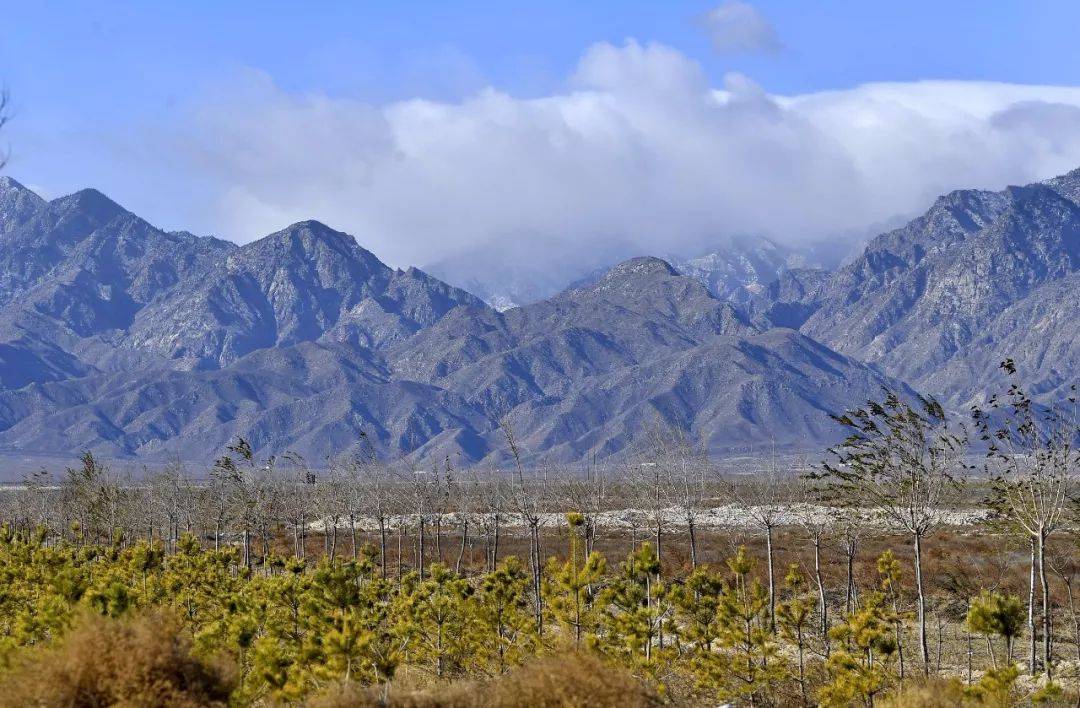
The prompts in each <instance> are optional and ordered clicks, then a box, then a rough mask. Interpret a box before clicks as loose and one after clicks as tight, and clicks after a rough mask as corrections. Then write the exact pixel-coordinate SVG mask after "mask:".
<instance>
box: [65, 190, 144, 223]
mask: <svg viewBox="0 0 1080 708" xmlns="http://www.w3.org/2000/svg"><path fill="white" fill-rule="evenodd" d="M49 204H50V205H52V206H58V207H61V208H63V209H74V210H77V211H80V212H83V213H85V214H86V215H87V216H90V217H92V218H93V219H94V220H95V221H97V222H98V223H105V222H107V221H110V220H111V219H113V218H114V217H116V216H118V215H120V214H123V213H125V212H126V211H127V210H126V209H124V207H122V206H120V205H119V204H117V203H116V202H114V201H113V200H112V199H109V198H108V197H107V196H105V194H103V193H102V192H100V191H99V190H97V189H94V188H93V187H87V188H86V189H80V190H79V191H77V192H75V193H73V194H69V195H67V196H66V197H59V198H57V199H54V200H52V201H51V202H49Z"/></svg>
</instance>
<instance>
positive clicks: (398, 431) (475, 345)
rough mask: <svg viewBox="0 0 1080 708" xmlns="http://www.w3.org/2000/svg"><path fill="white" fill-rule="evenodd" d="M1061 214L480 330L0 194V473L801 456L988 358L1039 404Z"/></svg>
mask: <svg viewBox="0 0 1080 708" xmlns="http://www.w3.org/2000/svg"><path fill="white" fill-rule="evenodd" d="M1078 194H1080V172H1077V173H1072V174H1070V175H1065V176H1063V177H1061V178H1058V179H1056V180H1051V181H1049V182H1047V183H1045V184H1038V185H1031V186H1028V187H1013V188H1009V189H1007V190H1004V191H1003V192H981V191H961V192H954V193H952V194H949V195H946V196H944V197H942V198H941V199H939V200H938V201H937V202H936V203H935V204H934V205H933V206H932V207H931V209H930V210H929V211H928V212H927V213H926V214H925V215H924V216H922V217H920V218H919V219H916V220H914V221H912V222H911V223H910V224H908V225H907V226H905V227H903V228H901V229H897V230H895V231H891V232H889V233H886V234H883V235H882V236H880V237H878V238H877V239H875V240H874V241H872V242H871V243H870V244H869V245H868V246H867V248H866V249H865V251H864V252H863V254H862V255H861V256H859V257H858V258H856V259H855V260H854V261H852V262H851V263H850V264H849V265H847V266H845V267H843V268H841V269H839V270H837V271H835V272H833V273H830V272H828V271H825V270H821V269H814V268H792V267H788V266H789V265H790V263H788V262H787V261H784V263H788V265H783V264H782V263H781V260H783V259H786V258H787V255H785V254H784V253H780V252H779V251H777V252H774V250H775V249H765V250H764V251H755V253H756V254H757V256H760V257H761V260H760V262H750V261H751V259H750V258H749V256H747V257H746V258H744V259H742V260H739V259H738V258H736V259H735V260H734V261H730V262H729V261H724V263H720V262H719V261H718V260H717V259H712V260H710V261H709V262H708V263H706V264H705V265H708V266H709V267H713V266H715V268H713V270H711V271H709V273H714V274H719V275H717V278H719V280H716V279H715V278H712V276H711V275H709V273H704V272H694V271H691V272H690V273H689V274H687V275H684V274H681V272H686V271H687V270H688V267H687V266H686V265H685V264H683V265H682V267H681V271H680V269H677V268H676V267H673V266H672V265H671V264H670V263H669V262H667V261H664V260H661V259H658V258H651V257H643V258H634V259H631V260H629V261H626V262H624V263H620V264H618V265H616V266H615V267H613V268H611V269H609V270H607V271H605V272H603V273H599V274H596V275H595V276H593V277H590V278H588V279H586V280H584V281H582V282H581V283H579V284H578V285H577V286H575V287H572V288H571V289H568V290H566V291H564V292H561V293H558V294H556V295H554V296H553V297H550V298H548V299H543V300H540V301H538V302H535V303H533V304H530V305H526V306H524V307H516V308H512V309H509V310H506V311H503V312H499V311H497V310H496V309H493V308H492V307H489V306H488V305H487V304H485V303H484V302H483V301H481V300H480V299H478V298H476V297H474V296H472V295H471V294H469V293H467V292H465V291H463V290H460V289H458V288H455V287H452V286H450V285H447V284H446V283H444V282H442V281H440V280H438V279H436V278H433V277H431V276H429V275H427V274H425V273H423V272H422V271H419V270H416V269H409V270H404V271H403V270H395V269H393V268H390V267H388V266H386V265H385V264H383V263H382V262H381V261H379V260H378V258H376V257H375V256H374V255H373V254H371V253H370V252H368V251H366V250H364V249H363V248H361V247H360V246H359V245H358V244H357V242H356V241H355V240H354V239H353V238H352V237H351V236H349V235H346V234H343V233H340V232H338V231H334V230H333V229H330V228H328V227H327V226H324V225H323V224H320V223H318V222H313V221H309V222H302V223H299V224H294V225H292V226H290V227H288V228H286V229H284V230H282V231H279V232H277V233H275V234H271V235H270V236H267V237H266V238H264V239H261V240H259V241H256V242H254V243H250V244H247V245H244V246H236V245H233V244H230V243H228V242H225V241H220V240H217V239H213V238H200V237H196V236H193V235H191V234H188V233H185V232H175V233H167V232H163V231H160V230H158V229H156V228H154V227H153V226H151V225H150V224H148V223H146V222H145V221H143V220H141V219H139V218H138V217H137V216H135V215H133V214H131V213H129V212H127V211H126V210H124V209H123V208H122V207H120V206H119V205H117V204H115V203H114V202H112V201H110V200H109V199H108V198H106V197H105V196H104V195H102V194H100V193H99V192H96V191H94V190H84V191H82V192H78V193H76V194H73V195H71V196H68V197H64V198H61V199H57V200H53V201H48V202H47V201H45V200H42V199H40V198H39V197H38V196H37V195H35V194H33V193H32V192H30V191H29V190H27V189H25V188H24V187H22V186H21V185H19V184H18V183H17V182H15V181H14V180H10V179H6V178H5V179H0V244H2V246H3V248H2V249H0V453H3V454H9V455H10V454H18V455H24V456H33V455H42V456H44V455H49V456H56V455H71V454H75V453H77V452H80V451H82V450H86V449H89V450H94V451H96V452H99V453H102V454H105V455H108V456H115V457H124V458H133V459H140V460H146V461H155V460H161V459H164V458H165V457H167V456H170V455H172V454H180V455H181V456H182V457H184V458H185V459H188V460H192V461H195V462H205V461H208V460H210V459H212V458H213V457H214V456H216V455H217V454H220V452H221V451H222V450H223V448H224V446H225V445H227V444H228V443H229V442H230V441H231V440H232V439H234V438H235V437H236V436H243V437H245V438H247V439H249V440H250V441H251V442H252V444H253V445H254V447H255V448H256V449H257V450H258V451H259V452H260V454H280V453H282V452H284V451H286V450H292V451H296V452H299V453H301V454H303V455H305V456H307V457H309V458H310V459H312V460H313V461H318V460H321V459H322V458H325V457H327V456H331V455H336V454H340V453H345V452H349V451H350V450H352V449H354V448H356V447H357V445H358V444H359V441H360V440H361V432H363V433H364V434H365V435H366V436H367V438H368V440H370V441H373V442H374V443H375V445H376V447H377V449H378V450H379V452H380V453H382V454H384V455H386V456H395V457H396V456H404V457H409V458H411V459H413V460H415V461H417V462H423V461H426V460H435V459H441V458H442V457H444V456H446V455H450V456H452V457H454V458H455V459H457V460H458V463H459V464H467V463H470V462H475V461H480V460H491V461H495V462H499V461H501V460H504V459H505V457H506V450H505V449H504V444H503V439H502V433H501V431H500V430H499V423H500V421H502V420H509V421H510V422H511V424H512V425H513V427H514V428H515V430H516V431H517V434H518V438H519V440H520V441H521V443H522V447H523V449H524V451H525V453H526V456H527V457H528V459H529V461H530V462H541V461H573V460H580V459H585V458H591V457H593V456H598V457H603V456H620V455H627V454H630V453H631V452H633V451H634V450H635V447H636V446H637V445H639V444H640V433H641V432H642V431H643V430H647V429H649V428H650V427H651V426H654V425H655V424H656V423H657V422H658V421H663V422H664V423H665V424H667V425H673V426H677V427H680V428H683V429H685V430H688V431H690V432H691V433H692V434H693V435H694V436H696V437H697V438H698V439H700V440H701V441H702V442H703V443H705V444H706V445H707V446H708V447H709V449H710V450H711V451H712V452H714V453H719V454H724V453H734V452H746V451H748V450H751V449H753V448H758V449H760V448H762V447H768V448H770V449H778V450H806V451H810V450H815V451H816V450H820V448H821V446H822V445H824V444H827V443H828V442H831V441H833V440H835V439H836V435H837V432H838V431H837V430H836V428H835V426H834V425H833V424H832V423H831V422H830V421H829V419H828V416H827V414H828V413H830V412H837V411H840V410H842V409H844V408H847V407H850V406H852V405H854V404H858V403H861V402H863V401H864V400H866V399H867V398H871V397H875V396H877V395H878V393H879V391H880V387H881V386H882V385H892V386H898V387H901V388H902V389H903V390H905V391H907V392H909V393H911V389H909V388H907V387H906V385H905V384H903V383H900V381H901V380H903V381H907V382H908V383H912V384H913V385H914V386H915V388H917V389H919V390H921V391H923V392H925V393H931V394H936V395H940V396H942V397H944V398H945V400H946V401H947V402H949V403H951V404H952V405H954V406H956V407H958V408H959V407H960V406H962V405H963V404H966V403H968V402H970V401H971V400H972V399H974V398H977V397H979V396H981V395H983V393H984V392H985V391H986V390H988V388H989V389H996V388H997V387H998V386H999V384H1000V382H999V381H997V380H995V379H994V377H995V376H996V375H997V374H996V373H995V372H996V369H995V367H996V364H997V363H998V361H1000V360H1001V359H1004V358H1006V357H1012V358H1013V359H1014V360H1016V362H1017V364H1018V367H1019V368H1020V369H1021V371H1022V372H1023V373H1024V374H1025V376H1026V377H1027V378H1028V379H1029V380H1030V381H1031V382H1032V388H1033V390H1034V392H1035V393H1036V394H1037V395H1038V396H1040V397H1041V398H1043V399H1044V400H1054V399H1056V398H1060V397H1061V396H1062V395H1063V392H1065V391H1066V390H1067V388H1068V386H1069V385H1070V384H1071V383H1074V382H1075V381H1076V380H1077V373H1076V372H1077V370H1078V367H1077V365H1078V364H1080V355H1078V344H1077V334H1076V332H1077V329H1078V328H1077V327H1076V322H1077V321H1080V309H1078V308H1080V281H1078V277H1080V276H1078V271H1080V268H1078V265H1080V245H1078V244H1080V205H1078V204H1077V202H1076V199H1077V195H1078ZM757 256H755V257H757ZM721 260H722V259H721ZM718 263H719V265H718ZM740 263H741V264H743V265H747V264H749V265H747V268H748V270H747V269H741V268H742V266H739V264H740ZM699 265H700V264H699ZM736 266H739V267H736ZM703 267H704V266H703ZM724 274H727V275H730V276H731V277H732V278H734V279H733V280H731V281H730V282H731V283H735V285H733V286H732V287H734V288H735V290H732V291H730V292H728V291H723V292H718V289H719V290H723V287H726V286H723V284H724V283H727V282H729V281H727V280H724V278H723V277H721V276H724ZM724 277H726V276H724ZM747 278H753V279H755V280H754V281H753V284H754V287H752V288H747V287H746V283H745V282H744V281H746V279H747ZM714 280H716V282H713V281H714ZM740 283H742V284H740ZM722 286H723V287H722ZM736 294H738V296H737V297H736Z"/></svg>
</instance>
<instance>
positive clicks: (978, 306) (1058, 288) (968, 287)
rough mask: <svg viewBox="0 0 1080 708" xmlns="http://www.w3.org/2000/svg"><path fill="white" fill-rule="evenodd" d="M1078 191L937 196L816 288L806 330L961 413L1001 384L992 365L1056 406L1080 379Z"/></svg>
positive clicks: (1055, 187) (1070, 179)
mask: <svg viewBox="0 0 1080 708" xmlns="http://www.w3.org/2000/svg"><path fill="white" fill-rule="evenodd" d="M1078 184H1080V171H1076V172H1072V173H1070V174H1069V175H1065V176H1063V177H1060V178H1057V179H1055V180H1050V181H1049V182H1047V183H1044V184H1033V185H1028V186H1026V187H1009V188H1007V189H1005V190H1003V191H1001V192H989V191H976V190H961V191H956V192H952V193H950V194H948V195H945V196H943V197H941V198H940V199H938V200H937V201H936V202H935V203H934V205H933V206H932V207H931V208H930V210H929V211H927V213H926V214H924V215H923V216H921V217H919V218H918V219H915V220H914V221H912V222H911V223H910V224H908V225H907V226H905V227H903V228H901V229H897V230H895V231H891V232H889V233H886V234H883V235H881V236H879V237H878V238H877V239H875V240H874V241H872V242H871V243H870V244H869V245H868V246H867V248H866V250H865V252H864V253H863V254H862V255H861V256H860V257H859V258H857V259H855V260H854V261H853V262H852V263H850V264H849V265H847V266H845V267H843V268H841V269H840V270H838V271H837V272H836V273H835V274H834V275H832V276H831V277H830V278H829V279H828V280H827V281H826V282H825V284H824V285H822V286H821V287H820V288H818V289H817V290H815V291H814V293H813V295H812V296H811V297H810V298H809V302H810V304H811V305H812V306H813V307H814V308H815V311H814V313H813V314H812V315H811V316H810V317H809V318H808V319H807V321H806V322H805V323H804V324H803V325H802V328H801V330H802V332H804V333H805V334H807V335H809V336H811V337H813V338H814V339H817V340H818V341H820V342H823V343H824V344H827V345H829V346H830V347H832V348H834V349H836V350H837V351H839V352H842V353H844V354H847V355H849V356H852V357H854V358H856V359H859V360H861V361H866V362H870V363H873V364H875V365H877V366H879V367H880V368H881V369H882V370H884V371H886V372H887V373H889V374H890V375H892V376H896V377H898V378H902V379H904V380H906V381H908V382H909V383H911V384H913V385H914V386H916V387H917V388H920V389H922V390H924V391H926V392H928V393H932V394H935V395H939V396H942V397H943V398H944V400H946V401H947V402H949V403H952V404H953V405H956V406H958V407H961V406H963V405H964V404H966V403H968V402H969V401H971V400H972V399H976V398H979V397H981V396H983V395H985V394H986V393H987V392H988V391H993V390H995V387H999V386H1000V382H999V381H998V380H997V379H996V378H995V375H994V366H993V364H996V363H997V362H993V361H991V360H992V359H993V358H994V357H999V356H1000V357H1004V356H1014V355H1015V356H1017V357H1024V358H1025V359H1026V361H1025V362H1024V363H1025V364H1026V366H1024V367H1023V369H1022V373H1023V375H1024V376H1025V378H1026V379H1027V380H1028V381H1029V382H1030V385H1031V386H1032V387H1033V388H1034V389H1035V390H1037V391H1039V392H1041V393H1042V394H1045V396H1044V397H1045V398H1047V399H1048V400H1049V399H1051V398H1053V397H1054V395H1056V394H1055V393H1054V392H1055V391H1058V390H1059V389H1060V388H1061V386H1062V385H1064V384H1068V383H1071V382H1076V380H1077V376H1078V374H1077V369H1076V368H1075V366H1074V365H1072V363H1071V362H1075V361H1076V359H1077V348H1078V346H1080V342H1078V339H1077V331H1078V327H1077V326H1076V319H1075V313H1076V307H1077V304H1076V303H1077V301H1078V300H1080V290H1078V289H1077V287H1076V278H1075V274H1076V272H1077V271H1078V270H1080V204H1078V203H1077V202H1076V195H1077V194H1078V193H1080V188H1078ZM1051 353H1052V354H1053V356H1052V357H1051V356H1049V355H1050V354H1051ZM999 360H1000V359H999Z"/></svg>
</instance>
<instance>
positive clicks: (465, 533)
mask: <svg viewBox="0 0 1080 708" xmlns="http://www.w3.org/2000/svg"><path fill="white" fill-rule="evenodd" d="M468 541H469V517H467V516H463V517H462V520H461V548H459V549H458V557H457V562H456V563H454V573H455V574H457V575H459V576H460V575H461V560H462V559H463V558H464V557H465V544H466V543H468Z"/></svg>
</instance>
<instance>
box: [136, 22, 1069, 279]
mask: <svg viewBox="0 0 1080 708" xmlns="http://www.w3.org/2000/svg"><path fill="white" fill-rule="evenodd" d="M571 85H572V86H573V89H572V90H568V91H566V92H564V93H559V94H556V95H551V96H547V97H542V98H536V99H528V100H525V99H519V98H515V97H513V96H510V95H507V94H505V93H502V92H499V91H496V90H494V89H485V90H482V91H480V92H478V93H476V94H474V95H472V96H471V97H469V98H467V99H466V100H462V101H459V102H436V101H429V100H411V101H404V102H398V103H392V104H388V105H370V104H365V103H360V102H356V101H352V100H346V99H339V98H328V97H326V96H320V95H306V96H297V95H293V94H290V93H288V92H285V91H282V90H281V89H279V88H278V87H276V86H275V85H274V84H273V83H272V82H271V81H269V80H268V79H267V78H266V77H265V76H262V75H259V74H250V75H246V76H243V77H238V78H236V79H235V80H234V81H232V82H231V83H230V84H229V86H228V89H227V91H223V92H222V93H221V94H218V95H215V96H213V97H212V99H208V100H206V101H205V102H204V103H203V104H202V105H201V107H200V108H198V110H195V111H194V112H193V113H192V114H190V115H188V114H184V118H185V120H184V122H183V124H182V125H180V126H179V127H174V129H173V130H172V132H171V133H170V134H168V135H167V136H166V138H164V139H160V140H159V141H158V142H159V143H160V144H159V145H158V147H157V148H156V151H155V154H154V156H153V159H154V160H155V162H153V163H148V164H146V165H143V166H142V169H144V170H147V171H150V170H154V169H157V170H159V171H160V170H161V166H160V165H161V162H160V160H161V159H162V157H165V158H167V159H168V165H169V166H170V167H171V168H172V169H174V170H176V174H177V177H176V179H177V181H178V183H185V182H186V183H191V182H199V183H200V184H201V186H202V188H203V189H206V190H207V191H212V192H213V193H216V194H218V195H220V198H219V200H218V201H217V203H215V204H212V205H211V211H209V212H208V214H207V221H208V222H212V223H213V225H214V228H213V230H214V231H216V232H217V233H219V234H223V235H227V236H230V237H233V238H236V239H237V240H242V241H243V240H250V239H252V238H256V237H258V236H261V235H264V234H266V233H269V232H270V231H273V230H276V229H278V228H281V227H282V226H284V225H285V224H287V223H290V222H293V221H298V220H301V219H306V218H317V219H320V220H323V221H325V222H326V223H328V224H330V225H332V226H334V227H336V228H339V229H342V230H345V231H348V232H350V233H352V234H354V235H356V237H357V238H358V240H359V241H360V242H361V243H362V244H363V245H365V246H367V247H368V248H370V249H371V250H372V251H374V252H375V253H376V254H377V255H379V256H380V257H382V258H384V259H386V260H388V261H389V262H391V263H394V264H397V265H405V264H427V263H431V262H434V261H437V260H440V259H442V258H448V257H452V256H454V255H455V254H460V253H462V252H467V251H468V250H470V249H480V248H488V247H490V245H491V244H493V243H494V244H499V247H500V248H505V249H513V248H514V247H515V245H516V244H520V243H522V242H534V241H535V242H540V243H543V244H544V247H543V248H542V249H535V248H534V249H530V254H531V255H530V256H529V258H530V262H531V263H533V264H534V265H541V264H540V261H541V260H542V259H543V254H542V253H541V254H540V255H539V256H537V255H536V252H537V251H538V250H539V251H542V252H543V253H550V254H552V261H553V263H554V262H555V261H557V260H559V259H561V261H560V262H565V260H566V253H580V254H581V258H582V259H583V260H587V259H588V258H589V256H590V255H593V256H595V257H597V258H600V256H599V255H598V254H603V257H604V258H607V257H610V255H611V254H613V253H619V254H624V255H628V254H630V253H664V252H671V251H694V250H698V249H703V248H705V247H706V246H707V245H708V244H709V243H710V242H711V241H713V240H714V239H716V238H717V237H720V236H723V235H731V234H747V233H751V234H766V235H771V236H773V237H777V238H780V239H783V240H797V239H803V238H819V237H823V236H829V235H832V234H836V233H838V232H843V231H850V230H859V229H862V228H865V227H866V225H868V224H873V223H879V222H882V221H885V220H888V219H890V218H893V217H895V216H896V215H897V214H914V213H918V212H921V211H922V210H923V209H925V208H926V207H927V206H928V205H929V203H930V202H931V201H932V199H933V198H934V197H935V196H936V195H938V194H940V193H942V192H944V191H947V190H950V189H954V188H959V187H988V188H995V189H996V188H1001V187H1002V186H1004V185H1005V184H1008V183H1025V182H1030V181H1034V180H1037V179H1043V178H1046V177H1050V176H1052V175H1055V174H1059V173H1062V172H1065V171H1067V170H1069V169H1072V168H1074V167H1076V166H1078V165H1080V89H1078V88H1063V87H1040V86H1016V85H1006V84H993V83H965V82H948V81H935V82H919V83H908V84H869V85H864V86H859V87H855V88H852V89H849V90H844V91H831V92H823V93H814V94H807V95H801V96H787V97H784V96H774V95H770V94H768V93H767V92H766V90H765V89H763V88H762V87H760V86H758V85H757V84H755V83H754V82H753V81H752V80H750V79H749V78H747V77H745V76H742V75H739V74H729V75H728V76H726V77H725V79H724V86H723V88H722V89H713V88H711V87H710V85H709V83H708V82H707V80H706V78H705V75H704V73H703V71H702V69H701V67H700V66H699V65H698V64H697V63H695V62H694V61H692V60H690V59H689V58H687V57H686V56H684V55H682V54H680V53H679V52H678V51H676V50H674V49H671V48H668V47H664V46H661V45H656V44H649V45H641V44H638V43H636V42H633V41H629V42H627V43H625V44H623V45H621V46H613V45H609V44H599V45H596V46H594V47H592V48H591V49H589V50H588V51H587V52H586V53H585V55H584V57H583V58H582V60H581V62H580V65H579V67H578V69H577V71H576V72H575V74H574V76H573V77H572V81H571ZM116 196H117V197H118V198H120V199H121V200H123V195H120V194H118V195H116ZM148 216H150V217H151V218H152V217H153V214H149V215H148ZM196 226H197V224H196ZM560 251H561V252H560ZM556 253H558V256H559V258H558V259H557V258H555V254H556ZM552 267H556V266H554V265H553V266H552Z"/></svg>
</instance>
